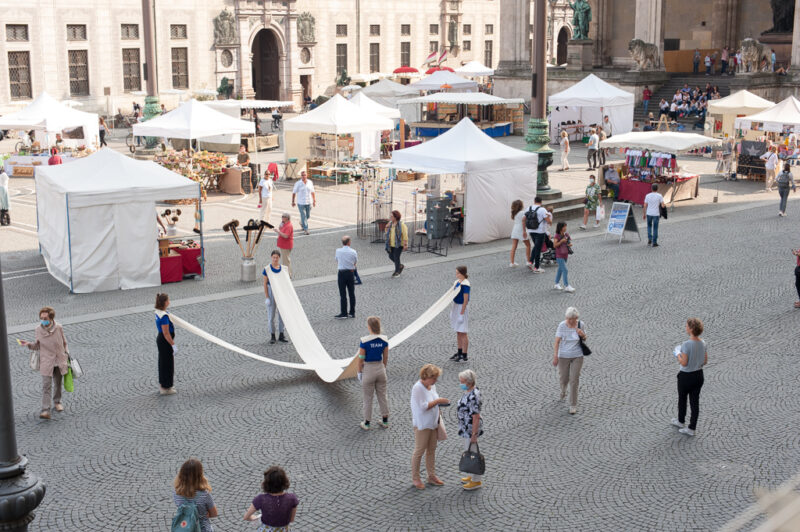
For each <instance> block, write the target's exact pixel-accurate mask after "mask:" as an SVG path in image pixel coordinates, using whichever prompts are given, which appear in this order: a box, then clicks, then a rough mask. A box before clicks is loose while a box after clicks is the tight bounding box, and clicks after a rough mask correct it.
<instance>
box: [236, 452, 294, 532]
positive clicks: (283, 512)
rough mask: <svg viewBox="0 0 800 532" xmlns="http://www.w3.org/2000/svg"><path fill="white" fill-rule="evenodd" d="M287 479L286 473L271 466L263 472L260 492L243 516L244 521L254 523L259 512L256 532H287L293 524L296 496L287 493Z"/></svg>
mask: <svg viewBox="0 0 800 532" xmlns="http://www.w3.org/2000/svg"><path fill="white" fill-rule="evenodd" d="M288 489H289V477H288V476H286V471H284V470H283V468H280V467H278V466H272V467H270V468H269V469H267V470H266V471H264V481H263V482H262V483H261V490H262V491H263V493H259V494H258V495H256V497H255V498H254V499H253V502H252V503H251V504H250V508H248V509H247V512H245V514H244V520H245V521H255V520H256V519H258V518H259V517H258V516H257V515H256V512H257V511H260V512H261V526H260V527H259V528H258V529H257V530H258V532H288V530H289V525H290V524H292V523H293V522H294V518H295V515H297V505H298V504H299V502H300V501H298V500H297V495H295V494H294V493H287V492H286V490H288Z"/></svg>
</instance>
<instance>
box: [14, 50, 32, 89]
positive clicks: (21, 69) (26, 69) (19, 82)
mask: <svg viewBox="0 0 800 532" xmlns="http://www.w3.org/2000/svg"><path fill="white" fill-rule="evenodd" d="M8 80H9V88H10V89H11V99H12V100H27V99H29V98H32V97H33V94H32V92H31V56H30V52H8Z"/></svg>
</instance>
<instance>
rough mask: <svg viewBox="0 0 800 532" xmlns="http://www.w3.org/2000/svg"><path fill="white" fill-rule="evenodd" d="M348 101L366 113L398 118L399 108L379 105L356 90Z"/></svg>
mask: <svg viewBox="0 0 800 532" xmlns="http://www.w3.org/2000/svg"><path fill="white" fill-rule="evenodd" d="M349 101H350V103H352V104H355V105H357V106H358V107H359V108H360V109H361V110H363V111H367V112H368V113H374V114H376V115H378V116H382V117H384V118H400V109H395V108H393V107H387V106H386V105H381V104H379V103H378V102H376V101H375V100H373V99H371V98H370V97H368V96H365V95H364V93H363V92H357V93H356V94H355V95H354V96H353V97H352V98H350V100H349Z"/></svg>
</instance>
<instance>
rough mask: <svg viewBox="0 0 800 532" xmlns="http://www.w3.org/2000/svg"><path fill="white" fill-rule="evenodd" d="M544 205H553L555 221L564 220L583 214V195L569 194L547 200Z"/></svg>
mask: <svg viewBox="0 0 800 532" xmlns="http://www.w3.org/2000/svg"><path fill="white" fill-rule="evenodd" d="M542 205H543V206H544V207H553V222H562V221H564V220H569V219H572V218H576V217H580V216H583V196H567V197H560V198H558V199H553V200H545V201H543V202H542ZM554 229H555V227H554Z"/></svg>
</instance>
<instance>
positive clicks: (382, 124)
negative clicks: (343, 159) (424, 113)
mask: <svg viewBox="0 0 800 532" xmlns="http://www.w3.org/2000/svg"><path fill="white" fill-rule="evenodd" d="M283 127H284V131H308V132H312V133H330V134H334V135H343V134H345V133H361V132H365V131H383V130H386V129H392V128H394V122H392V121H391V120H390V119H388V118H384V117H381V116H375V115H374V114H372V113H370V112H368V111H365V110H363V109H361V108H360V107H359V106H357V105H356V104H354V103H351V102H349V101H347V100H346V99H345V98H343V97H342V96H341V95H340V94H337V95H335V96H334V97H333V98H331V99H330V100H328V101H327V102H325V103H323V104H322V105H320V106H319V107H317V108H316V109H314V110H312V111H309V112H307V113H303V114H301V115H298V116H295V117H294V118H290V119H288V120H286V121H285V122H284V123H283Z"/></svg>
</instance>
